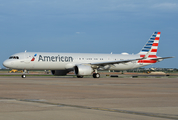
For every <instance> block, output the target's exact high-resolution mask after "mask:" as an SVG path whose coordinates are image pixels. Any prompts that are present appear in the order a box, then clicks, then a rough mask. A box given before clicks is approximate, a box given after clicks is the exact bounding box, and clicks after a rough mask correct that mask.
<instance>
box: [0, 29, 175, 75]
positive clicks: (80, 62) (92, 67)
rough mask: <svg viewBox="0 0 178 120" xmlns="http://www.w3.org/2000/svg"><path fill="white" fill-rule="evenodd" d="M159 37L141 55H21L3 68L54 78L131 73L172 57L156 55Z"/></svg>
mask: <svg viewBox="0 0 178 120" xmlns="http://www.w3.org/2000/svg"><path fill="white" fill-rule="evenodd" d="M160 34H161V32H154V33H153V34H152V36H151V37H150V39H149V40H148V42H147V43H146V44H145V46H144V47H143V48H142V50H141V51H140V52H139V53H138V54H127V53H122V54H89V53H50V52H47V53H46V52H22V53H16V54H14V55H12V56H10V57H9V59H7V60H5V61H4V62H3V65H4V66H5V67H8V68H13V69H24V70H32V69H33V70H35V69H37V70H51V72H52V74H53V75H58V76H60V75H66V74H67V73H68V72H70V71H74V72H75V74H76V76H77V77H79V78H81V77H83V76H85V75H91V74H93V77H94V78H99V77H100V74H99V73H98V71H99V70H128V69H134V68H139V67H143V66H146V65H151V64H153V63H156V62H160V61H162V60H163V59H167V58H172V57H158V56H157V51H158V45H159V40H160ZM31 56H33V57H32V58H31ZM29 58H31V59H30V60H29ZM28 60H29V61H28ZM22 77H25V74H24V75H22Z"/></svg>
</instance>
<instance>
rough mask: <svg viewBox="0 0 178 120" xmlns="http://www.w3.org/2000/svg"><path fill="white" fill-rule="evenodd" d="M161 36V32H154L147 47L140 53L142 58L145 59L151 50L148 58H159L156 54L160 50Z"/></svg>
mask: <svg viewBox="0 0 178 120" xmlns="http://www.w3.org/2000/svg"><path fill="white" fill-rule="evenodd" d="M160 34H161V32H154V33H153V34H152V36H151V37H150V39H149V40H148V42H147V43H146V45H145V46H144V47H143V48H142V50H141V51H140V52H139V54H140V57H144V56H145V55H146V54H147V53H148V52H149V51H150V49H151V51H150V53H149V55H148V58H157V56H156V54H157V50H158V44H159V38H160Z"/></svg>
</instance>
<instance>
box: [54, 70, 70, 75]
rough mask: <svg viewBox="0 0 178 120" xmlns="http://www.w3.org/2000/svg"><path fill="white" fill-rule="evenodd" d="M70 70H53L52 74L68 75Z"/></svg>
mask: <svg viewBox="0 0 178 120" xmlns="http://www.w3.org/2000/svg"><path fill="white" fill-rule="evenodd" d="M68 72H69V71H68V70H51V73H52V74H53V75H55V76H62V75H67V73H68Z"/></svg>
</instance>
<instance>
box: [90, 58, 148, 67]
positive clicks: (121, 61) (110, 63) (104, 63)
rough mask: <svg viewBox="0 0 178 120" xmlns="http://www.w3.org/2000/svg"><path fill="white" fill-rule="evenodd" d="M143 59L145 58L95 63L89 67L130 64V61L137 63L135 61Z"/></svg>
mask: <svg viewBox="0 0 178 120" xmlns="http://www.w3.org/2000/svg"><path fill="white" fill-rule="evenodd" d="M143 59H145V58H138V59H128V60H118V61H108V62H96V63H90V64H91V65H99V66H104V65H112V64H119V63H127V62H132V61H137V60H143Z"/></svg>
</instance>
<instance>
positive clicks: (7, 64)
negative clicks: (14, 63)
mask: <svg viewBox="0 0 178 120" xmlns="http://www.w3.org/2000/svg"><path fill="white" fill-rule="evenodd" d="M3 66H4V67H7V68H10V66H11V62H10V61H9V60H6V61H4V62H3Z"/></svg>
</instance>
